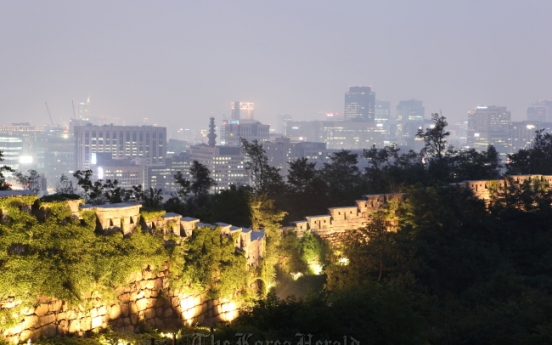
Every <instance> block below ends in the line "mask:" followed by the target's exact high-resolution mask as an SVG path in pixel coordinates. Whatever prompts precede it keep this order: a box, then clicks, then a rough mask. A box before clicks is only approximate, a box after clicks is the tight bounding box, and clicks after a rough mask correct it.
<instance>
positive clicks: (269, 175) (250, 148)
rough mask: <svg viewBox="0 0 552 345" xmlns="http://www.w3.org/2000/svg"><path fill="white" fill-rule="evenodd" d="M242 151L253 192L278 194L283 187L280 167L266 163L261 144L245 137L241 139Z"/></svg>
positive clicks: (266, 158)
mask: <svg viewBox="0 0 552 345" xmlns="http://www.w3.org/2000/svg"><path fill="white" fill-rule="evenodd" d="M241 143H242V151H243V152H244V153H245V155H246V156H247V157H248V159H249V160H248V161H247V162H246V163H245V170H246V171H247V172H248V173H249V178H250V179H251V182H252V187H253V190H254V191H255V193H258V194H268V195H270V196H274V195H277V194H279V193H280V192H281V191H282V188H283V187H284V180H283V178H282V176H281V175H280V169H277V168H274V167H272V166H270V165H269V164H268V157H267V156H266V152H265V150H264V149H263V145H262V144H259V142H258V141H257V140H256V139H255V140H253V141H252V142H251V143H250V142H249V141H247V139H243V138H242V140H241Z"/></svg>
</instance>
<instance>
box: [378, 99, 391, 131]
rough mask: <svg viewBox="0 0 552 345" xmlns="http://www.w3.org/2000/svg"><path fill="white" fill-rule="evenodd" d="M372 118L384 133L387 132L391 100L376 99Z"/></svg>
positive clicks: (389, 122) (389, 121) (388, 129)
mask: <svg viewBox="0 0 552 345" xmlns="http://www.w3.org/2000/svg"><path fill="white" fill-rule="evenodd" d="M374 119H375V122H376V123H377V126H378V127H381V128H382V129H383V130H384V131H385V133H386V134H389V133H390V125H391V102H389V101H376V108H375V114H374Z"/></svg>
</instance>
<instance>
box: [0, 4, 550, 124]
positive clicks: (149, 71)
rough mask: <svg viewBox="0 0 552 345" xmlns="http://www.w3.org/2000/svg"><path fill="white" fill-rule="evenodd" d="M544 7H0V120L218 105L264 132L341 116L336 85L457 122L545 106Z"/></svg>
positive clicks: (517, 116) (128, 114)
mask: <svg viewBox="0 0 552 345" xmlns="http://www.w3.org/2000/svg"><path fill="white" fill-rule="evenodd" d="M550 13H552V1H549V0H544V1H528V2H522V1H411V0H402V1H379V2H376V1H319V0H318V1H277V2H268V1H205V2H192V1H162V2H146V1H132V2H131V1H117V2H113V1H98V0H94V1H78V2H77V1H11V0H4V1H2V2H0V32H2V34H1V35H0V47H1V62H2V63H1V64H0V80H1V82H0V123H2V124H8V123H11V122H21V121H28V122H31V123H32V124H34V125H44V124H48V123H49V122H50V121H49V118H48V114H47V112H46V109H45V106H44V102H48V105H49V108H50V111H51V113H52V117H53V118H54V121H55V122H56V123H62V122H68V120H69V119H70V117H71V116H72V115H73V113H72V109H71V101H72V100H74V101H75V103H77V102H82V101H84V100H85V99H86V98H87V97H88V96H90V97H91V104H92V107H91V109H92V112H93V115H94V116H104V117H107V118H109V117H119V118H121V119H123V120H124V121H125V122H126V124H127V125H131V124H140V123H142V119H143V118H145V117H147V118H149V119H150V123H151V124H153V123H156V124H158V125H160V126H167V127H169V128H171V127H172V128H174V127H175V126H178V127H191V128H200V127H201V128H206V127H207V124H208V118H209V117H210V116H215V118H216V119H217V124H218V123H219V121H220V120H221V119H222V115H223V114H225V115H226V116H229V115H230V109H229V108H230V102H232V101H238V100H239V101H248V102H254V103H255V108H256V109H255V118H256V119H258V120H260V121H262V122H264V123H271V124H273V125H275V124H276V116H277V115H278V114H289V115H292V116H293V119H294V120H313V119H317V118H318V119H321V114H322V113H324V112H331V111H338V112H343V104H344V93H345V92H346V91H347V90H348V88H349V86H353V85H371V86H372V88H373V91H375V93H376V97H377V98H378V99H380V100H389V101H391V102H392V103H391V105H392V109H393V112H394V109H395V107H396V105H397V103H398V101H400V100H405V99H412V98H415V99H419V100H422V101H423V102H424V105H425V108H426V116H429V113H431V112H437V111H439V110H441V111H442V113H443V115H444V116H446V117H447V118H449V119H450V120H452V121H455V120H461V119H463V120H465V119H466V118H467V115H466V114H467V112H468V110H470V109H471V108H472V107H473V106H476V105H500V106H507V107H508V110H510V111H511V112H512V119H514V120H523V119H525V113H526V107H527V106H528V105H530V104H531V103H532V102H534V101H536V100H537V99H546V98H548V99H552V44H550V43H551V34H552V19H551V18H550Z"/></svg>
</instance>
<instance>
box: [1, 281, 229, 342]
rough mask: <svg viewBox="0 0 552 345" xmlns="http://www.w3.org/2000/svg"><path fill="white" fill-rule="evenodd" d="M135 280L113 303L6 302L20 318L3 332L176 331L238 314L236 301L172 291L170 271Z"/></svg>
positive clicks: (21, 337)
mask: <svg viewBox="0 0 552 345" xmlns="http://www.w3.org/2000/svg"><path fill="white" fill-rule="evenodd" d="M130 280H131V283H130V284H129V285H128V286H127V287H125V288H121V289H119V290H117V300H116V301H113V302H109V303H106V302H104V301H103V300H102V297H101V296H99V295H97V294H93V295H89V296H86V298H85V299H84V300H83V301H82V303H80V304H78V305H75V304H73V305H70V304H69V303H67V302H65V301H60V300H56V299H46V298H39V300H38V301H39V303H38V305H37V306H36V307H32V308H17V306H18V303H19V302H18V301H17V300H10V301H4V302H0V307H1V308H2V309H13V310H14V311H15V310H17V309H19V312H18V313H16V314H15V315H14V316H15V319H16V320H20V322H19V323H18V324H17V325H16V326H14V327H11V328H9V329H7V330H5V331H3V332H2V333H3V336H4V337H5V339H6V340H7V341H8V342H9V343H12V344H17V343H20V342H25V341H27V340H29V339H31V341H32V340H36V339H38V338H39V337H52V336H55V335H60V334H75V335H83V334H85V333H87V332H90V331H98V330H101V329H105V328H108V327H109V328H111V329H113V330H117V331H125V332H135V331H138V330H139V329H140V327H142V326H143V325H147V326H149V327H152V328H156V329H159V330H167V329H168V330H170V329H173V330H174V329H177V328H181V327H182V326H184V325H195V324H201V325H205V326H214V325H215V323H220V322H226V321H231V320H233V319H234V318H235V317H236V316H237V314H238V308H239V304H238V303H236V302H233V301H228V300H210V299H207V298H206V297H205V296H202V295H201V294H190V293H186V292H184V291H179V290H173V289H170V288H169V276H168V271H166V270H165V271H161V272H159V273H156V274H155V273H153V272H151V271H149V270H146V271H143V272H142V273H138V274H135V275H134V276H133V277H131V279H130ZM2 333H0V334H2Z"/></svg>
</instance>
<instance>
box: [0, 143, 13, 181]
mask: <svg viewBox="0 0 552 345" xmlns="http://www.w3.org/2000/svg"><path fill="white" fill-rule="evenodd" d="M2 161H4V154H3V152H2V151H0V162H2ZM4 172H13V169H12V168H10V167H9V166H7V165H3V166H0V190H9V189H11V186H10V184H9V183H7V182H6V178H5V177H4Z"/></svg>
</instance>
